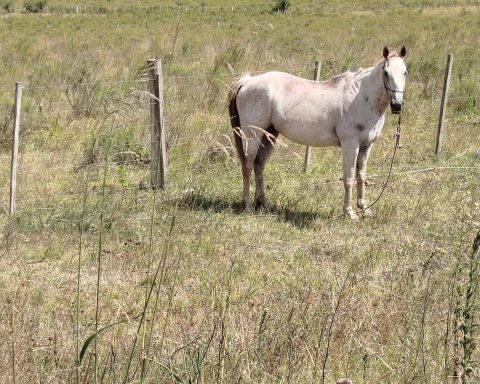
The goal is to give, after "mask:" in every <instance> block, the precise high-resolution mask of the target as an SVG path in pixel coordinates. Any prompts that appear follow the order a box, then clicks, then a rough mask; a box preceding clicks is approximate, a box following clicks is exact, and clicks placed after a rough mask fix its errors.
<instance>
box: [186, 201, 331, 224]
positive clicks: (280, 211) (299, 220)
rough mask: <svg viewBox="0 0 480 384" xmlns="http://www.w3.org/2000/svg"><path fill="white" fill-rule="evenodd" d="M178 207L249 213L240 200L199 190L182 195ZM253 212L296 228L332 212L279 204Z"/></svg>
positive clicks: (327, 216)
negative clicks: (274, 218)
mask: <svg viewBox="0 0 480 384" xmlns="http://www.w3.org/2000/svg"><path fill="white" fill-rule="evenodd" d="M180 207H181V208H182V209H192V210H203V211H209V212H217V213H232V214H236V215H243V214H249V211H247V210H245V209H244V208H243V206H242V203H241V202H240V201H230V200H228V199H222V198H217V197H210V196H204V195H203V194H201V193H199V192H196V193H194V194H189V195H186V196H184V197H183V198H182V200H181V202H180ZM254 214H255V215H258V216H273V217H276V218H277V219H278V220H279V221H283V222H285V223H289V224H291V225H293V226H295V227H298V228H309V227H311V226H312V225H313V222H314V221H315V220H317V219H324V220H328V219H331V218H332V214H331V213H329V212H326V211H324V212H317V211H307V210H301V209H295V207H287V206H281V205H279V204H274V205H267V207H265V208H262V209H260V210H256V211H255V212H254Z"/></svg>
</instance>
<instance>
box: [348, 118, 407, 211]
mask: <svg viewBox="0 0 480 384" xmlns="http://www.w3.org/2000/svg"><path fill="white" fill-rule="evenodd" d="M401 124H402V115H401V114H400V115H398V122H397V131H396V132H395V148H394V149H393V155H392V160H391V161H390V169H389V170H388V175H387V180H385V183H384V184H383V187H382V190H381V191H380V194H379V195H378V197H377V198H376V199H375V200H374V202H373V203H371V204H370V205H369V206H367V207H366V208H363V209H360V210H359V211H357V213H361V212H365V211H366V210H367V209H369V208H371V207H373V206H374V205H375V204H376V203H377V202H378V200H380V198H381V197H382V195H383V192H385V189H386V188H387V184H388V181H389V180H390V176H391V175H392V169H393V162H394V160H395V154H396V153H397V148H401V147H402V146H401V145H400V132H401V129H402V127H401Z"/></svg>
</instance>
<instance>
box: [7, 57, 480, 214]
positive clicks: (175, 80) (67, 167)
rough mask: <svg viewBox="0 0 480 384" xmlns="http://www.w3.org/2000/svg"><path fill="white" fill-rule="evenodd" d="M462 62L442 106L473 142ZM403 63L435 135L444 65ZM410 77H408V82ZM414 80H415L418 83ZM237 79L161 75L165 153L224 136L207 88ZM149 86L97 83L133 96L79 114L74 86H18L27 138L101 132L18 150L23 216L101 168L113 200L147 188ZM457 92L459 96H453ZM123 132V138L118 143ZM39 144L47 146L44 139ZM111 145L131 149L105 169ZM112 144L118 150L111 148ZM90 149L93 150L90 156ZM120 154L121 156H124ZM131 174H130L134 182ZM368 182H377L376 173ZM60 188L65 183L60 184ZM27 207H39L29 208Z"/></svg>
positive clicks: (219, 92) (183, 159)
mask: <svg viewBox="0 0 480 384" xmlns="http://www.w3.org/2000/svg"><path fill="white" fill-rule="evenodd" d="M461 61H468V62H471V60H470V59H466V58H454V60H453V72H452V79H451V84H450V86H451V88H450V89H451V94H450V95H449V97H448V105H447V126H451V127H452V128H455V129H457V130H464V129H467V130H470V131H471V132H472V134H471V135H472V138H475V137H477V138H478V137H479V136H480V133H479V132H477V131H476V128H479V127H480V119H478V115H475V114H474V115H473V117H472V115H471V114H470V115H468V116H469V117H465V116H464V114H463V113H462V112H463V110H462V108H470V109H471V108H473V109H474V110H476V111H478V100H479V92H480V91H479V87H476V88H472V89H470V91H469V93H467V94H464V93H458V92H459V91H458V90H456V88H455V87H457V88H458V89H459V90H460V91H461V90H462V84H463V83H464V82H465V81H467V82H469V81H470V82H471V81H474V80H472V76H469V77H467V78H465V77H464V76H463V78H462V76H456V74H455V64H456V63H460V62H461ZM427 64H428V65H431V64H434V65H435V67H436V68H437V71H438V72H437V74H436V76H434V77H433V79H432V83H431V84H427V85H426V84H422V83H421V82H420V78H421V76H420V75H421V66H422V65H427ZM407 65H408V66H410V67H415V68H417V69H415V70H414V71H413V73H411V74H410V75H409V79H408V80H407V92H406V97H405V99H406V102H407V104H409V105H412V106H415V105H418V104H422V105H423V106H424V111H427V114H428V116H431V118H432V121H431V123H429V124H428V125H429V127H428V129H431V130H432V132H433V131H434V130H435V129H436V120H437V119H438V110H439V106H440V101H441V97H440V96H439V95H440V93H441V88H440V87H441V85H440V83H441V81H442V79H443V75H444V69H443V68H442V67H443V65H444V63H439V62H438V60H432V59H421V60H412V61H408V59H407ZM284 70H285V71H287V72H290V73H302V74H305V73H307V72H308V71H311V72H312V73H313V65H312V66H311V67H301V68H286V69H284ZM263 72H265V70H263V69H262V70H255V71H251V72H250V74H252V75H255V74H258V73H263ZM411 76H413V79H412V77H411ZM415 76H416V77H417V79H415ZM475 76H477V75H475ZM475 76H473V78H475ZM234 77H235V75H234V74H231V73H193V74H192V73H166V74H165V75H164V79H163V81H164V87H165V88H164V93H165V96H164V98H165V101H166V105H165V111H164V113H165V116H164V126H165V129H166V130H167V147H170V148H172V146H173V148H174V147H175V145H178V144H179V143H182V142H184V141H188V140H189V139H188V138H187V137H185V135H184V134H183V131H184V130H185V129H188V130H191V129H193V127H196V126H199V127H201V126H204V125H209V126H212V127H216V128H215V129H216V131H217V134H218V136H219V137H220V136H221V135H222V134H223V133H229V131H230V122H229V118H228V116H227V115H228V112H227V108H226V93H227V91H228V87H227V85H225V87H224V89H214V90H213V89H212V87H211V82H212V79H214V78H220V79H222V82H223V83H224V84H227V80H228V79H232V80H233V78H234ZM193 79H195V81H196V83H197V84H198V85H200V86H201V87H205V88H204V92H202V93H200V95H192V94H190V93H189V92H188V90H190V88H191V86H192V82H193V81H194V80H193ZM147 81H148V79H146V78H145V77H144V76H143V77H141V78H139V79H133V80H122V81H118V82H112V81H106V82H101V81H98V82H97V83H96V84H97V85H98V86H115V85H118V86H123V85H125V84H129V85H131V87H130V89H129V91H130V92H133V94H134V95H135V96H134V97H130V98H127V97H125V100H121V99H120V100H118V103H119V104H118V105H117V106H116V107H115V108H113V107H111V106H107V107H106V108H98V109H95V108H88V107H86V108H78V107H75V106H74V105H72V104H71V102H70V101H68V100H67V99H66V98H65V92H64V90H66V89H69V87H71V85H68V84H52V85H40V86H35V85H34V84H28V85H27V86H25V87H24V88H23V90H24V94H23V98H24V100H23V105H24V108H23V110H22V116H21V124H22V129H23V130H24V131H26V132H27V133H29V134H30V135H31V134H32V132H41V131H42V130H45V129H46V128H47V126H49V125H50V124H51V122H52V121H58V122H59V124H60V125H61V124H66V125H69V124H75V126H77V125H79V126H84V127H89V126H90V127H95V126H97V125H98V126H101V129H97V130H96V131H95V132H92V136H91V138H90V140H91V141H90V142H88V140H87V142H84V143H83V144H82V145H80V146H77V147H76V150H74V151H70V152H64V153H59V152H58V151H53V152H52V151H51V150H50V149H48V145H47V150H46V151H45V152H42V151H38V150H36V149H35V146H33V147H31V146H30V145H29V146H23V145H21V147H20V148H21V151H20V166H19V169H18V180H19V183H18V199H19V202H18V203H17V205H18V210H19V212H20V213H21V212H24V213H26V212H28V210H31V211H36V210H39V211H42V210H48V209H51V208H49V207H43V206H42V204H38V197H39V196H40V195H42V194H44V195H45V196H46V197H47V200H48V199H50V198H54V197H55V195H56V194H61V195H62V196H61V198H64V199H73V200H81V198H82V196H83V192H79V191H75V190H74V189H75V185H73V186H72V185H68V184H69V183H72V182H74V180H75V179H76V178H82V177H85V174H92V173H93V174H95V173H97V174H98V173H99V172H101V171H102V170H104V169H105V167H107V168H108V172H109V174H110V175H111V179H112V180H110V182H111V183H112V185H116V187H112V186H109V188H110V189H107V193H109V194H113V195H117V194H120V195H125V194H127V195H128V194H129V193H136V192H139V191H141V190H143V189H145V188H147V189H148V187H149V175H150V161H151V159H150V155H149V151H150V147H151V146H152V144H155V141H152V139H151V137H150V133H149V130H150V127H151V117H150V109H151V105H152V102H151V100H152V99H151V95H150V94H149V92H148V91H147ZM85 87H86V85H85ZM427 87H428V89H427ZM47 89H48V90H55V89H57V90H58V91H59V94H58V97H57V98H55V97H54V96H52V95H50V96H49V98H50V99H51V100H52V101H49V100H47V101H44V100H42V98H41V97H40V98H39V96H38V92H42V91H44V90H47ZM452 90H453V91H452ZM13 91H14V87H11V88H10V87H8V88H7V87H6V86H2V87H0V93H3V92H5V93H8V94H11V95H12V102H11V104H9V105H3V106H0V108H1V109H0V123H1V121H4V122H5V124H11V123H12V121H13ZM454 91H455V92H457V93H452V92H454ZM126 92H127V91H126ZM423 92H428V93H423ZM122 102H123V104H122ZM469 103H470V104H469ZM192 105H193V107H192ZM52 106H54V108H51V107H52ZM122 108H123V109H122ZM412 111H414V109H412ZM42 119H46V120H42ZM42 121H43V123H42ZM99 121H102V123H99ZM42 124H44V126H42ZM426 128H427V127H426ZM62 129H65V128H62V127H61V126H60V127H58V128H57V130H60V131H62ZM195 129H198V128H195ZM128 130H133V131H132V132H130V133H128V134H127V133H126V132H127V131H128ZM48 131H49V129H47V132H48ZM128 132H129V131H128ZM200 132H201V131H200ZM122 134H124V135H126V136H124V137H122V136H121V135H122ZM112 135H113V138H112ZM128 135H130V136H128ZM80 136H81V135H80ZM41 137H42V135H39V138H37V139H36V140H41ZM200 137H201V135H200ZM44 140H48V135H47V136H46V138H45V139H44ZM109 140H111V141H115V140H118V141H122V140H124V141H125V140H126V141H128V140H130V141H131V142H130V143H129V145H131V146H132V147H126V148H125V147H124V148H120V147H119V148H112V149H111V153H110V154H109V156H110V163H105V162H104V161H103V160H102V158H103V157H102V156H105V155H106V152H105V145H106V144H107V142H109ZM219 140H220V138H219ZM229 140H230V139H229ZM479 141H480V140H479ZM117 144H118V143H117ZM224 144H225V145H224ZM224 144H221V142H220V141H219V142H218V143H210V144H209V145H204V149H205V150H208V151H209V152H205V153H202V154H201V155H192V154H181V153H178V151H177V152H175V154H174V155H173V156H174V158H172V161H173V162H174V163H175V162H176V163H178V164H182V163H189V162H192V161H194V160H195V157H196V156H197V157H198V156H212V154H213V153H215V150H217V153H226V154H227V156H230V155H231V156H234V154H233V153H234V152H235V150H234V148H233V144H232V142H231V141H230V142H227V141H225V143H224ZM479 144H480V143H479ZM111 145H116V144H115V143H113V144H111ZM215 145H217V147H215ZM89 146H90V147H89ZM286 147H287V153H289V156H291V157H292V158H296V159H298V161H299V163H300V162H301V159H302V157H303V153H302V151H303V147H302V146H298V145H290V146H286ZM88 151H91V153H89V152H88ZM30 154H31V156H30ZM88 156H91V158H88ZM95 156H97V157H98V158H97V157H95ZM115 156H117V157H118V158H116V159H115V161H112V157H115ZM121 156H124V158H122V157H121ZM128 156H131V158H128ZM7 157H8V156H5V158H7ZM83 157H85V158H83ZM68 159H69V160H68ZM65 160H67V161H66V162H67V163H68V164H64V163H65ZM3 163H4V164H8V163H9V161H8V160H7V161H4V162H3ZM420 171H421V170H405V169H402V170H399V171H398V174H402V172H403V174H406V173H408V172H411V173H417V172H420ZM129 172H130V173H129ZM9 173H10V172H9V169H8V167H7V166H6V165H4V166H2V167H0V177H1V178H2V180H5V182H4V183H2V186H3V187H2V188H0V196H3V197H2V198H1V200H2V201H7V200H8V198H7V195H8V187H7V186H8V184H9V183H8V181H7V179H8V176H9ZM132 174H134V177H133V176H132ZM380 175H381V174H380ZM370 176H371V177H375V176H374V175H370ZM132 177H133V179H132ZM92 178H95V176H92ZM129 178H130V179H129ZM335 182H337V181H335ZM65 183H66V184H67V185H64V184H65ZM118 183H120V184H122V183H123V185H120V186H119V184H118ZM32 185H36V186H37V185H38V187H33V188H32V187H31V186H32ZM142 185H143V186H142ZM72 188H73V190H72ZM99 193H100V191H98V190H96V191H94V190H92V191H89V194H90V195H92V196H97V195H98V194H99ZM59 198H60V196H59ZM171 198H172V197H171V196H169V197H168V198H167V200H170V199H171ZM54 200H55V199H54ZM32 204H34V205H36V206H35V207H31V205H32Z"/></svg>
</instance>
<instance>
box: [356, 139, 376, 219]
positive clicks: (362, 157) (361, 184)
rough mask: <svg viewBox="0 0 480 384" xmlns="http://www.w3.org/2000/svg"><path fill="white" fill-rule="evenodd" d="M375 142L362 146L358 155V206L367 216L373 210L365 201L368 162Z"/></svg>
mask: <svg viewBox="0 0 480 384" xmlns="http://www.w3.org/2000/svg"><path fill="white" fill-rule="evenodd" d="M372 147H373V143H370V144H368V145H366V146H365V147H361V148H360V151H359V153H358V157H357V207H358V208H360V209H361V210H362V211H363V213H364V214H365V215H367V216H370V215H371V214H372V211H371V210H370V209H369V208H367V207H368V204H367V202H366V201H365V181H366V179H367V162H368V157H369V156H370V151H371V149H372Z"/></svg>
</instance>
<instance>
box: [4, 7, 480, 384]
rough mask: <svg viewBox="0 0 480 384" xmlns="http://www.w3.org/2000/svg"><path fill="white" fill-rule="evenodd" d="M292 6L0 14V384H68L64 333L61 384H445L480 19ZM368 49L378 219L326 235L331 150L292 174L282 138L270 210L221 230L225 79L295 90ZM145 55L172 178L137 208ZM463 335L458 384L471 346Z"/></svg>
mask: <svg viewBox="0 0 480 384" xmlns="http://www.w3.org/2000/svg"><path fill="white" fill-rule="evenodd" d="M292 3H293V4H292V6H291V8H290V9H289V10H288V11H287V12H286V13H285V15H278V14H271V13H270V12H269V10H270V9H271V6H272V5H273V2H272V4H267V3H265V4H263V5H262V6H258V8H257V6H256V5H254V4H253V2H251V1H249V0H245V1H242V2H241V3H239V6H240V7H244V8H245V11H243V9H242V10H241V11H237V12H234V13H233V14H232V11H231V6H230V5H227V4H226V3H224V2H220V1H213V0H212V1H204V2H203V3H201V4H199V3H193V2H191V3H188V4H186V5H187V6H189V7H194V6H196V7H198V6H199V5H200V6H201V11H192V10H190V11H187V12H185V9H184V6H185V4H183V3H182V4H179V3H178V2H173V1H172V2H169V3H168V4H167V3H165V5H168V6H169V8H165V9H164V8H162V7H159V6H158V4H157V2H145V3H144V4H145V5H146V6H148V7H153V11H152V8H150V11H149V12H147V10H144V9H142V8H140V7H136V8H135V9H133V8H132V6H131V5H129V3H127V2H125V1H121V0H118V1H108V2H107V1H106V2H104V3H100V2H95V5H96V6H97V7H103V8H104V10H102V11H101V12H99V11H98V9H97V10H90V11H88V12H86V13H80V14H78V15H77V14H66V8H67V7H71V6H74V5H75V4H74V2H71V3H70V2H54V1H50V2H49V3H48V5H49V7H50V13H45V14H43V15H30V14H21V13H18V12H17V13H14V14H9V15H5V16H0V21H1V23H0V39H2V54H1V55H0V64H1V67H2V71H0V128H1V132H2V133H1V135H0V138H1V144H2V150H1V153H0V157H1V159H2V161H1V162H0V164H2V165H0V177H1V180H2V181H3V182H2V187H1V189H0V198H1V200H0V201H1V202H2V207H3V208H4V210H5V212H6V208H7V205H8V175H9V161H10V160H9V159H10V152H9V151H10V150H9V135H10V129H11V124H12V121H11V109H12V95H13V84H14V81H21V82H22V83H23V84H24V85H25V87H26V88H25V89H24V99H23V109H22V113H23V115H22V139H21V146H20V154H21V156H20V164H19V171H18V174H19V176H18V177H19V179H18V201H17V206H18V213H17V215H15V216H14V217H12V218H9V217H8V216H7V214H6V213H2V214H0V225H1V226H2V238H1V247H0V299H1V300H0V319H1V320H0V338H1V339H2V340H3V341H4V342H2V343H0V356H2V357H3V358H2V359H0V382H13V381H14V379H15V382H17V383H23V382H27V381H37V382H52V383H65V382H77V378H76V372H77V371H76V366H75V359H76V356H77V338H76V324H77V316H78V323H79V339H78V343H79V346H80V348H81V347H82V345H84V342H85V341H86V340H90V341H92V342H91V343H90V345H89V346H88V348H87V349H86V351H85V355H84V357H83V360H82V365H81V369H80V373H79V381H80V382H94V381H95V376H96V377H97V382H105V383H107V382H108V383H110V382H112V383H113V382H123V381H124V380H123V379H124V378H128V380H127V382H136V381H135V380H138V381H141V380H143V382H162V383H163V382H165V383H169V382H171V383H180V382H183V383H188V382H192V383H212V382H217V383H230V382H245V383H309V382H312V383H318V382H323V380H324V382H325V383H332V382H335V380H337V379H339V378H340V377H349V378H351V379H352V380H353V382H354V383H355V384H358V383H378V382H386V383H406V382H410V383H425V382H444V383H450V382H451V381H452V379H451V376H452V374H453V372H454V367H455V359H456V358H460V359H461V358H462V356H463V354H462V352H461V350H460V349H459V348H458V345H456V344H455V340H458V338H459V337H460V336H459V335H458V332H464V331H465V329H463V328H462V329H460V330H459V329H458V328H456V325H457V326H458V322H459V321H460V322H461V321H462V318H461V316H464V317H466V316H467V315H465V314H466V313H469V315H468V316H473V319H475V317H476V316H477V311H476V305H475V300H476V296H473V298H472V296H471V292H472V289H473V290H475V289H476V288H475V284H476V283H475V281H476V280H475V279H474V278H473V277H472V275H471V271H472V270H473V271H474V270H475V269H474V268H472V265H473V266H475V264H474V262H473V263H472V260H473V259H472V257H471V251H470V247H471V244H472V241H473V239H474V237H475V234H476V233H477V232H478V230H479V226H480V224H479V223H480V216H479V212H480V210H479V209H480V205H479V204H480V200H479V197H480V191H479V189H480V185H479V183H478V180H479V174H480V168H479V163H478V160H477V159H476V158H475V151H476V149H477V148H478V147H479V145H480V144H479V143H480V131H479V125H478V116H479V110H478V100H479V94H480V89H479V82H478V66H479V63H478V57H480V48H479V47H478V44H477V32H476V31H477V30H478V28H479V26H480V25H479V17H478V15H479V10H478V8H477V6H478V4H476V3H475V2H463V1H456V2H449V6H448V7H444V6H443V5H444V4H443V3H436V5H442V6H441V7H437V6H432V4H433V3H431V4H430V3H426V2H422V1H421V2H418V1H416V2H408V1H406V2H402V3H400V4H399V6H398V7H395V8H389V7H386V8H385V9H382V10H381V12H376V11H377V9H378V8H379V7H382V6H383V5H384V4H385V2H383V1H379V0H378V1H377V0H375V1H369V2H364V3H363V5H362V7H361V9H351V6H350V5H349V4H350V2H343V1H342V2H337V3H336V6H335V7H334V8H332V6H333V2H323V3H324V4H323V3H322V4H323V5H322V6H320V5H319V6H317V7H316V8H314V9H313V10H312V9H308V7H307V2H300V1H298V2H297V1H294V2H292ZM414 3H415V4H414ZM15 5H16V9H17V10H19V9H20V7H21V5H22V4H20V3H18V4H17V3H15ZM90 5H93V3H92V4H90ZM162 5H164V4H163V3H162ZM418 5H420V6H421V7H420V9H419V8H418ZM427 5H428V6H427ZM445 5H446V4H445ZM55 7H58V8H55ZM62 7H63V8H62ZM205 7H207V8H205ZM62 9H63V11H62ZM195 9H196V8H195ZM54 11H55V12H56V13H55V14H53V12H54ZM371 11H375V13H373V12H371ZM62 12H65V13H62ZM12 31H15V33H12ZM385 44H388V46H389V47H390V48H391V49H398V48H400V47H401V46H402V45H403V44H405V46H406V47H407V52H408V57H407V65H408V69H409V77H408V84H407V87H408V88H407V93H406V96H405V97H406V105H405V112H404V113H403V115H402V120H403V131H402V132H403V137H402V142H403V144H404V146H403V148H402V149H401V150H399V151H398V154H397V158H396V160H395V166H394V172H393V176H392V178H391V181H390V184H389V186H388V188H387V190H386V192H385V194H384V196H383V198H382V199H381V200H380V201H379V202H378V204H377V205H376V206H375V207H374V212H375V215H374V216H373V217H371V218H365V219H362V220H360V221H358V222H351V221H349V220H346V219H345V218H343V216H342V212H341V204H342V197H343V185H342V182H341V180H340V178H341V175H342V174H341V156H340V151H339V149H337V148H324V149H314V151H313V161H312V165H311V167H310V169H309V172H308V173H307V174H304V173H303V171H302V168H303V154H304V147H302V146H299V145H296V144H293V143H290V142H287V141H286V140H285V139H281V144H280V145H279V146H278V148H277V149H276V151H275V152H274V154H273V156H272V159H271V161H270V162H269V164H268V165H267V168H266V175H265V177H266V180H265V182H266V186H267V201H268V207H267V209H265V210H263V211H260V212H256V213H252V212H243V211H241V210H240V198H241V174H240V167H239V164H238V162H237V160H236V156H235V153H234V152H235V151H234V148H233V145H232V141H231V140H232V137H231V128H230V126H229V120H228V116H227V114H228V113H227V109H226V105H225V99H226V93H227V89H228V84H229V83H230V82H231V81H232V79H233V76H232V74H231V73H230V70H229V66H230V67H232V68H233V69H234V71H235V73H236V74H241V73H243V72H247V71H251V72H253V73H256V72H261V71H265V70H273V69H281V70H286V71H288V72H291V73H294V74H297V75H301V76H304V77H307V78H311V77H312V75H313V62H314V60H315V59H318V60H321V62H322V71H321V76H322V78H324V79H325V78H329V77H331V76H333V75H335V74H337V73H339V72H341V71H344V70H347V69H351V70H356V69H358V68H359V67H367V66H371V65H373V64H375V63H376V62H378V60H380V58H381V52H382V49H383V46H384V45H385ZM449 52H450V53H453V54H454V61H453V72H452V83H451V90H450V94H449V100H450V101H449V105H448V109H447V121H446V132H445V137H444V147H443V152H442V154H441V156H439V157H435V156H434V155H433V152H434V144H435V131H436V124H437V121H438V108H439V102H440V100H439V99H440V94H441V86H442V83H443V72H444V66H445V60H446V56H447V53H449ZM151 57H160V58H162V64H163V69H164V83H165V101H166V111H165V120H166V127H167V145H168V161H169V168H168V188H167V189H166V190H165V191H157V192H156V194H155V193H154V192H153V191H151V190H150V189H149V188H148V186H149V182H150V181H149V172H150V167H149V164H148V151H149V145H150V144H149V140H150V135H149V128H148V125H149V123H150V117H149V106H148V97H147V95H146V94H145V89H146V86H145V84H144V83H143V82H141V81H139V80H140V79H142V78H143V75H142V73H144V71H145V65H146V60H147V59H149V58H151ZM227 63H228V65H227ZM395 124H396V119H395V118H394V117H392V116H391V115H388V116H387V122H386V124H385V128H384V132H383V135H382V137H381V138H380V139H379V140H378V142H377V143H375V147H374V149H373V151H372V156H371V160H370V163H369V172H368V176H369V182H370V183H369V186H368V187H367V197H368V199H369V200H370V201H373V199H374V198H375V197H376V196H377V194H378V193H379V192H380V190H381V187H382V185H383V182H384V180H385V178H386V175H387V172H388V166H389V161H390V158H391V154H392V150H393V144H394V143H393V132H394V129H395ZM106 159H107V162H106V163H105V161H106ZM104 171H106V174H105V190H104V192H103V183H104V181H103V175H104V173H103V172H104ZM84 191H86V192H87V194H86V195H85V194H84ZM102 207H103V208H102ZM101 212H103V216H102V218H101V219H100V213H101ZM100 234H101V236H102V239H101V246H100V245H99V237H100ZM80 239H81V241H82V245H81V254H80V259H79V252H80ZM98 268H100V269H101V274H100V275H98V274H97V272H98ZM157 269H158V274H157V275H156V277H155V271H157ZM469 273H470V275H469ZM78 276H79V277H80V285H79V287H80V289H79V290H78V289H77V277H78ZM98 277H100V279H99V283H97V278H98ZM97 289H98V293H99V297H98V312H96V307H97V302H96V292H97ZM148 292H151V296H150V300H149V301H148V302H147V303H146V295H147V293H148ZM466 295H467V296H468V299H466ZM77 300H78V308H79V309H80V310H79V312H78V313H77ZM472 300H473V305H472ZM467 307H468V310H466V308H467ZM468 311H470V312H468ZM97 314H98V317H97ZM459 316H460V317H459ZM96 319H97V320H98V329H99V330H100V329H102V328H103V327H105V326H108V325H111V324H115V325H112V326H111V327H108V328H106V329H105V330H103V331H101V332H100V333H99V334H98V338H96V342H97V356H96V360H97V370H96V371H97V373H95V369H94V361H95V357H94V355H93V351H94V341H93V339H88V338H89V336H91V335H92V334H94V333H95V328H96V327H95V323H96ZM117 322H118V323H117ZM468 322H469V324H470V325H471V324H475V322H474V321H473V320H472V318H468ZM470 328H471V329H473V330H474V331H473V332H474V338H473V340H476V339H475V332H476V329H475V327H474V326H473V327H472V326H471V327H470ZM467 331H468V330H467ZM461 337H463V336H461ZM465 340H468V342H469V343H470V344H468V348H469V349H468V351H467V355H466V359H468V361H465V363H466V364H467V366H468V367H470V366H472V368H473V370H472V372H471V373H470V375H471V376H470V382H472V383H474V382H476V381H478V374H477V371H478V365H477V364H476V363H475V362H476V361H478V350H476V348H475V345H474V344H472V343H471V340H472V339H471V338H469V334H468V333H467V337H466V338H465ZM134 346H135V348H134ZM127 367H129V370H128V372H127ZM142 372H143V373H142ZM465 382H468V381H465Z"/></svg>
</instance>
